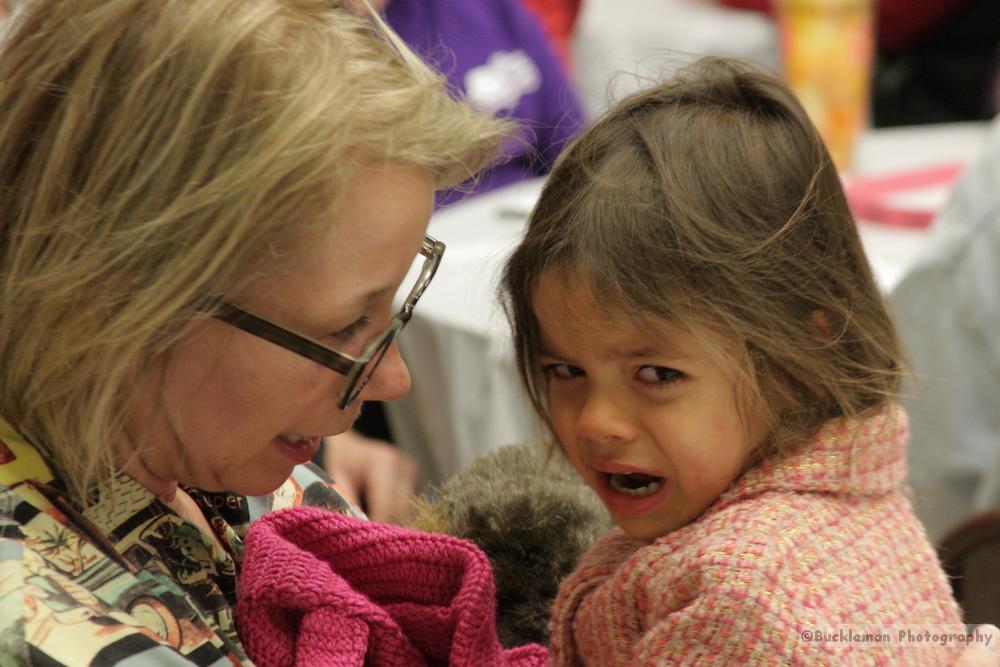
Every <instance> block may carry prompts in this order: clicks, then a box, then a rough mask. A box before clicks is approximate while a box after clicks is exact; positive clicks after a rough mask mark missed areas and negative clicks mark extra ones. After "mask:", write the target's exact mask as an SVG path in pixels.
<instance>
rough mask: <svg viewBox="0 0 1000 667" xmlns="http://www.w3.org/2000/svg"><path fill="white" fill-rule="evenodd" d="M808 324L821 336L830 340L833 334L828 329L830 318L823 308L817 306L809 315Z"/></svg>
mask: <svg viewBox="0 0 1000 667" xmlns="http://www.w3.org/2000/svg"><path fill="white" fill-rule="evenodd" d="M809 326H811V327H812V328H813V330H814V331H815V332H816V333H818V334H819V335H820V337H821V338H824V339H826V340H830V339H831V338H832V337H833V334H832V333H831V331H830V318H829V316H828V315H827V313H826V311H825V310H821V309H819V308H817V309H816V310H814V311H812V314H810V315H809Z"/></svg>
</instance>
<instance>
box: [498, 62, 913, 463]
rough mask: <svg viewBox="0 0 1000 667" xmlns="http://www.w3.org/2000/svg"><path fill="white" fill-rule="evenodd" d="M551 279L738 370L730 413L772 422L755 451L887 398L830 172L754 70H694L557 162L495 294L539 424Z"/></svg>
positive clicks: (871, 306)
mask: <svg viewBox="0 0 1000 667" xmlns="http://www.w3.org/2000/svg"><path fill="white" fill-rule="evenodd" d="M546 272H555V274H558V275H561V276H570V277H571V278H570V280H569V281H566V284H578V285H584V286H587V287H589V288H590V290H591V293H592V295H593V296H594V298H595V299H596V301H597V302H598V303H601V304H602V306H605V305H606V307H607V308H608V310H609V311H610V312H612V313H616V314H618V315H620V316H622V317H625V318H631V319H638V320H640V321H641V320H643V319H646V318H650V317H653V318H666V319H668V320H670V321H673V322H675V323H677V324H679V325H681V326H682V327H683V328H685V329H687V330H689V331H691V332H693V333H695V334H696V335H698V336H699V337H700V338H701V340H702V341H703V342H704V343H705V344H706V346H707V347H708V348H709V349H710V350H711V351H713V352H714V353H715V354H717V355H719V358H720V359H722V360H723V361H725V362H727V363H728V364H730V365H731V368H733V369H734V370H735V372H736V373H737V378H738V384H737V386H738V387H739V388H740V391H738V395H737V400H738V404H739V406H740V408H741V409H742V410H744V411H746V410H752V411H753V412H754V413H755V414H758V415H763V416H764V417H765V420H766V421H765V423H769V424H771V425H773V432H772V433H771V435H770V437H769V440H768V446H767V447H765V448H764V449H765V450H770V449H772V448H778V447H782V446H784V445H788V444H790V443H793V442H796V441H799V440H800V439H802V438H803V437H806V436H808V435H810V434H811V433H812V432H813V431H815V430H816V429H817V428H818V427H819V426H820V425H821V424H822V423H823V422H824V421H826V420H828V419H830V418H834V417H841V416H843V417H858V416H862V415H863V414H866V413H868V412H870V411H873V410H875V409H877V408H878V407H880V406H881V405H883V404H884V403H885V402H886V401H889V400H891V399H892V398H893V397H894V396H895V394H896V392H897V391H898V387H899V381H900V375H901V372H902V371H901V366H902V357H901V352H900V348H899V344H898V341H897V338H896V333H895V328H894V325H893V323H892V321H891V319H890V317H889V315H888V313H887V310H886V308H885V305H884V302H883V299H882V296H881V295H880V293H879V290H878V288H877V286H876V285H875V281H874V279H873V276H872V271H871V269H870V267H869V265H868V262H867V260H866V258H865V255H864V251H863V249H862V246H861V242H860V240H859V237H858V232H857V229H856V227H855V223H854V219H853V217H852V215H851V212H850V210H849V209H848V206H847V202H846V200H845V198H844V194H843V191H842V188H841V183H840V179H839V177H838V174H837V171H836V169H835V168H834V167H833V165H832V163H831V162H830V158H829V155H828V154H827V151H826V149H825V148H824V146H823V144H822V142H821V140H820V138H819V137H818V135H817V133H816V131H815V129H814V128H813V126H812V124H811V123H810V122H809V120H808V118H807V117H806V114H805V112H804V111H803V109H802V107H801V106H800V105H799V103H798V102H797V101H796V100H795V98H794V96H793V95H792V94H791V93H790V92H789V90H788V89H787V88H786V87H785V86H784V85H783V84H782V83H781V82H780V81H778V80H777V79H776V78H774V77H773V76H771V75H770V74H768V73H766V72H764V71H761V70H758V69H757V68H755V67H753V66H751V65H748V64H745V63H741V62H739V61H733V60H727V59H720V58H707V59H702V60H700V61H698V62H696V63H694V64H693V65H690V66H689V67H687V68H685V69H683V70H681V71H680V72H679V73H678V74H677V75H676V76H675V77H672V78H671V79H670V80H668V81H666V82H665V83H662V84H660V85H657V86H654V87H652V88H650V89H648V90H646V91H644V92H640V93H638V94H635V95H633V96H631V97H629V98H627V99H625V100H623V101H622V102H620V103H619V104H617V106H615V107H614V108H613V109H612V110H611V111H609V112H608V113H607V114H606V115H605V116H604V117H603V118H601V119H600V120H599V121H598V122H597V123H596V124H595V125H594V126H593V127H591V128H590V129H589V130H588V131H586V132H585V133H584V134H583V135H582V136H580V137H579V139H578V140H577V141H576V143H575V144H573V145H572V146H571V147H570V148H569V149H568V150H567V151H566V152H565V153H564V154H563V156H562V157H561V159H560V161H559V162H558V163H557V165H556V167H555V169H554V170H553V172H552V174H551V175H550V177H549V179H548V181H547V183H546V185H545V188H544V190H543V191H542V194H541V198H540V199H539V201H538V203H537V205H536V207H535V209H534V211H533V212H532V215H531V219H530V223H529V227H528V231H527V234H526V237H525V239H524V241H523V242H522V243H521V245H520V246H519V247H518V248H517V250H516V251H515V252H514V254H513V255H512V256H511V258H510V260H509V262H508V264H507V266H506V270H505V274H504V279H503V286H502V289H501V293H502V297H503V298H504V300H505V305H506V308H507V312H508V316H509V318H510V320H511V323H512V327H513V330H514V338H515V344H516V352H517V360H518V366H519V369H520V372H521V375H522V379H523V380H524V382H525V384H526V386H527V388H528V391H529V393H530V396H531V399H532V401H533V403H534V405H535V407H536V409H537V410H538V412H539V414H540V415H541V416H542V417H543V419H545V418H546V407H545V394H544V381H545V380H544V378H543V377H542V375H541V374H540V372H539V368H538V364H537V356H538V349H539V331H538V322H537V321H536V319H535V314H534V311H533V310H532V296H533V291H534V289H535V288H536V287H537V284H538V281H539V278H540V277H541V276H542V275H543V274H545V273H546ZM555 274H553V275H555ZM720 336H721V337H722V339H723V342H725V341H729V342H731V343H736V345H725V344H719V343H718V341H719V337H720ZM744 414H746V413H745V412H744ZM761 453H762V454H766V453H767V451H763V452H761Z"/></svg>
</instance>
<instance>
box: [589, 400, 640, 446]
mask: <svg viewBox="0 0 1000 667" xmlns="http://www.w3.org/2000/svg"><path fill="white" fill-rule="evenodd" d="M576 434H577V435H578V436H580V437H582V438H585V439H587V440H590V441H592V442H610V443H623V444H624V443H628V442H632V441H633V440H635V438H636V436H637V429H636V426H635V422H634V420H633V418H632V416H631V415H630V414H629V411H628V409H627V405H625V404H624V399H623V398H622V397H619V396H613V395H609V392H607V391H592V392H590V393H589V394H588V395H587V397H586V399H585V400H584V402H583V405H582V406H581V407H580V413H579V414H578V415H577V420H576Z"/></svg>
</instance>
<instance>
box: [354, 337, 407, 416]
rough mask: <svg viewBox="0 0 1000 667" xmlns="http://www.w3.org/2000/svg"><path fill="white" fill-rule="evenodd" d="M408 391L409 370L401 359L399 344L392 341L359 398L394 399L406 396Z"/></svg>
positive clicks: (374, 399) (368, 399) (373, 399)
mask: <svg viewBox="0 0 1000 667" xmlns="http://www.w3.org/2000/svg"><path fill="white" fill-rule="evenodd" d="M409 391H410V371H409V369H408V368H407V367H406V362H405V361H403V355H401V354H400V353H399V346H398V345H397V344H396V341H393V342H392V344H391V345H390V346H389V349H387V350H386V351H385V356H383V357H382V361H381V362H380V363H379V365H378V367H377V368H376V369H375V372H374V373H372V376H371V379H370V380H369V381H368V385H367V386H366V387H365V388H364V390H363V391H362V392H361V396H360V397H359V398H362V399H363V400H366V401H395V400H398V399H400V398H402V397H404V396H406V394H407V393H409Z"/></svg>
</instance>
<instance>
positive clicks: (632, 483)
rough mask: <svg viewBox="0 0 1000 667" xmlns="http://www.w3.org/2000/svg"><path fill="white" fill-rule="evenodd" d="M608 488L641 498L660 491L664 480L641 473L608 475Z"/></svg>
mask: <svg viewBox="0 0 1000 667" xmlns="http://www.w3.org/2000/svg"><path fill="white" fill-rule="evenodd" d="M607 477H608V486H610V487H611V488H612V489H614V490H615V491H617V492H618V493H623V494H625V495H626V496H633V497H635V498H641V497H643V496H649V495H652V494H654V493H656V492H657V491H659V489H660V486H662V485H663V478H662V477H656V476H654V475H646V474H644V473H641V472H627V473H607Z"/></svg>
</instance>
